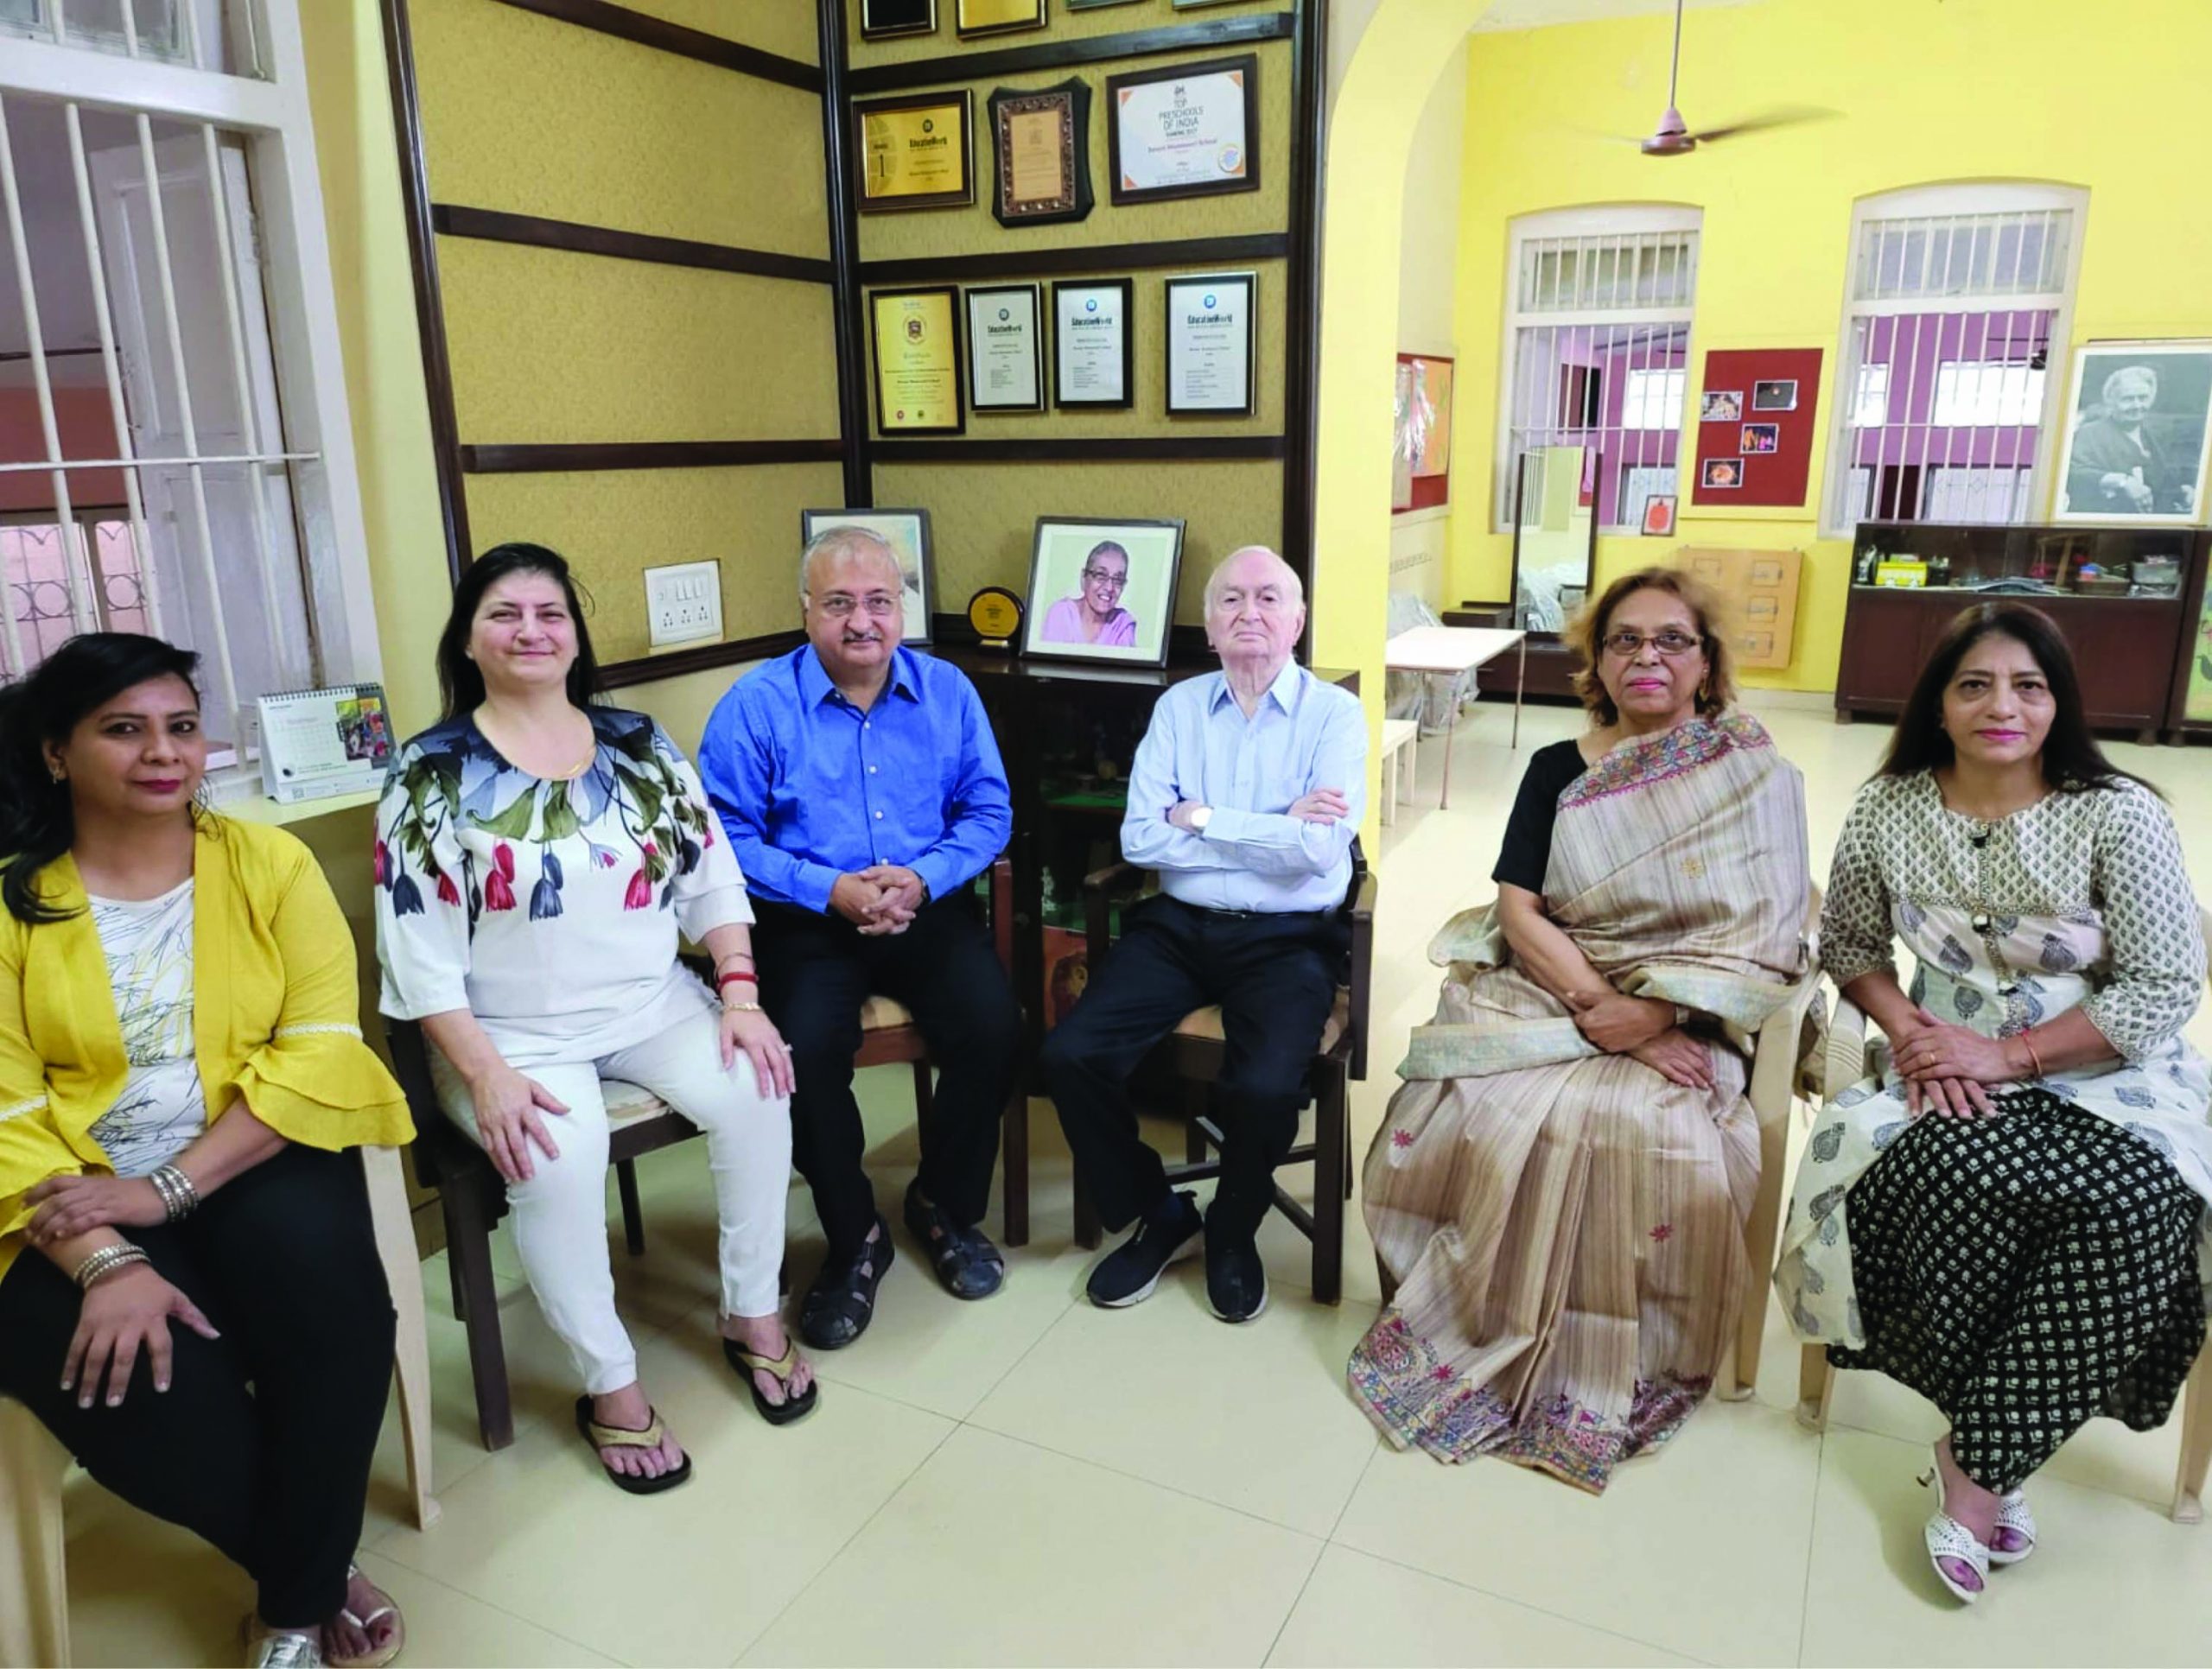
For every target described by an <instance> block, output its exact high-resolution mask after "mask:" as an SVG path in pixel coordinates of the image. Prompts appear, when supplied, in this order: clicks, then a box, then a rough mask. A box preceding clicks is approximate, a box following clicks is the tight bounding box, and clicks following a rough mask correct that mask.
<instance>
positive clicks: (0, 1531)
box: [0, 1147, 438, 1669]
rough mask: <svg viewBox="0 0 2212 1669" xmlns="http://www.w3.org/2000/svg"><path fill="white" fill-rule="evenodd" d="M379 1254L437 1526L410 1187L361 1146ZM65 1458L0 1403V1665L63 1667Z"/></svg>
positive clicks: (404, 1411)
mask: <svg viewBox="0 0 2212 1669" xmlns="http://www.w3.org/2000/svg"><path fill="white" fill-rule="evenodd" d="M361 1168H362V1170H363V1171H365V1173H366V1175H367V1178H368V1185H369V1212H370V1215H371V1217H372V1219H373V1221H374V1222H375V1224H376V1236H377V1253H378V1256H379V1257H380V1258H381V1259H382V1260H383V1262H384V1269H385V1280H386V1281H387V1282H389V1283H390V1285H391V1299H392V1305H393V1308H394V1309H395V1310H397V1312H398V1317H399V1335H398V1342H397V1348H396V1349H395V1351H394V1353H393V1354H394V1367H395V1368H396V1371H397V1374H398V1376H399V1420H400V1426H401V1430H402V1432H403V1435H404V1438H405V1442H406V1447H407V1487H408V1491H409V1493H410V1495H411V1496H412V1498H413V1499H412V1505H413V1507H414V1513H415V1524H416V1528H418V1529H423V1530H427V1529H429V1527H430V1526H431V1525H433V1524H435V1523H436V1522H437V1518H438V1503H437V1501H436V1499H435V1497H434V1496H432V1494H430V1342H429V1331H428V1329H427V1326H426V1324H425V1320H424V1316H423V1269H422V1265H421V1264H420V1263H419V1262H418V1261H417V1260H416V1256H415V1230H414V1225H413V1224H412V1222H410V1220H409V1217H408V1212H407V1184H406V1180H405V1178H404V1175H403V1174H402V1172H401V1170H400V1164H399V1150H398V1149H397V1148H396V1147H365V1148H363V1149H362V1150H361ZM68 1469H69V1452H68V1450H66V1449H64V1448H63V1447H62V1446H61V1445H60V1444H59V1443H57V1442H55V1441H54V1437H53V1436H52V1435H51V1434H50V1433H49V1432H48V1431H47V1429H46V1427H45V1426H43V1425H41V1424H39V1421H38V1418H37V1417H36V1416H35V1415H34V1414H33V1413H32V1412H30V1410H29V1409H28V1408H26V1407H24V1406H22V1404H21V1403H19V1402H16V1401H15V1400H13V1399H10V1398H7V1397H0V1664H54V1665H60V1666H65V1669H66V1666H67V1664H68V1662H69V1583H68V1572H67V1561H66V1558H65V1556H64V1551H63V1550H64V1539H63V1532H62V1513H61V1485H62V1480H63V1478H64V1477H65V1476H66V1475H67V1472H68Z"/></svg>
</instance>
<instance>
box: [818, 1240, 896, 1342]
mask: <svg viewBox="0 0 2212 1669" xmlns="http://www.w3.org/2000/svg"><path fill="white" fill-rule="evenodd" d="M892 1257H893V1253H892V1250H891V1225H890V1224H889V1223H887V1222H884V1220H883V1219H882V1218H881V1217H880V1216H879V1217H878V1218H876V1220H875V1238H874V1240H872V1241H862V1242H861V1248H860V1250H859V1251H857V1252H855V1253H853V1255H852V1256H851V1257H849V1258H834V1259H832V1260H830V1261H829V1262H828V1263H825V1264H823V1266H822V1272H821V1273H820V1274H818V1275H817V1276H816V1277H815V1278H814V1285H812V1286H810V1287H809V1288H807V1290H806V1298H805V1300H804V1302H803V1303H802V1304H800V1305H799V1311H798V1336H799V1337H801V1338H803V1339H804V1340H805V1341H806V1342H808V1343H809V1344H810V1345H812V1346H813V1347H814V1348H815V1349H817V1350H842V1349H844V1348H845V1346H847V1345H849V1344H850V1343H851V1342H853V1341H854V1340H855V1339H856V1338H858V1337H860V1336H861V1334H863V1333H865V1332H867V1331H868V1323H870V1322H872V1321H874V1319H875V1294H876V1291H877V1289H878V1288H880V1286H881V1285H883V1277H884V1275H885V1273H886V1272H887V1271H888V1270H889V1269H890V1267H891V1260H892Z"/></svg>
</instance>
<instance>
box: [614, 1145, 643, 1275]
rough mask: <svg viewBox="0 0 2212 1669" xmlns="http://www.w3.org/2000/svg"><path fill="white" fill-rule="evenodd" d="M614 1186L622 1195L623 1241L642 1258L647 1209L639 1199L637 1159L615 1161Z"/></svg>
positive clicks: (636, 1256) (634, 1254) (636, 1255)
mask: <svg viewBox="0 0 2212 1669" xmlns="http://www.w3.org/2000/svg"><path fill="white" fill-rule="evenodd" d="M614 1186H615V1190H616V1191H617V1192H619V1193H620V1195H621V1196H622V1243H623V1244H624V1245H625V1246H626V1247H629V1248H630V1255H631V1256H632V1257H633V1258H641V1257H643V1256H645V1207H644V1206H642V1205H641V1204H639V1201H638V1162H637V1161H636V1160H635V1159H617V1160H616V1161H615V1162H614Z"/></svg>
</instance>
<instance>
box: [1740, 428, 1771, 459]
mask: <svg viewBox="0 0 2212 1669" xmlns="http://www.w3.org/2000/svg"><path fill="white" fill-rule="evenodd" d="M1738 450H1739V451H1740V452H1742V453H1743V454H1744V456H1745V457H1746V458H1750V457H1753V456H1755V455H1757V454H1759V453H1762V452H1779V451H1781V450H1782V426H1781V425H1780V424H1779V423H1746V424H1745V425H1744V440H1743V444H1742V445H1741V446H1740V447H1738Z"/></svg>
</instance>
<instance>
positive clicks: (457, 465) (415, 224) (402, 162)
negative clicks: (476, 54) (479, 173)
mask: <svg viewBox="0 0 2212 1669" xmlns="http://www.w3.org/2000/svg"><path fill="white" fill-rule="evenodd" d="M384 58H385V77H386V79H387V80H388V81H389V83H390V85H391V125H392V130H393V132H394V134H395V135H396V136H397V138H398V141H399V190H400V200H401V207H402V208H403V210H404V213H405V214H406V218H407V256H408V266H409V268H410V271H411V276H413V279H414V282H415V322H416V327H417V329H418V330H419V332H420V333H421V335H422V339H423V341H422V349H423V387H424V391H425V393H426V394H427V396H428V397H429V408H430V455H431V460H432V462H433V463H434V464H435V466H436V468H437V476H438V514H439V519H440V521H441V522H442V524H443V525H444V528H445V536H446V571H447V573H448V574H449V575H450V576H451V577H452V580H453V582H454V584H455V585H459V584H460V583H461V570H462V569H464V568H467V566H468V564H469V562H470V561H471V560H472V559H473V557H474V555H475V549H474V546H473V545H471V544H470V543H469V538H468V494H467V487H466V485H464V484H463V482H462V480H461V425H460V420H459V419H458V418H457V417H456V416H454V397H453V362H452V360H451V359H450V358H449V357H448V353H447V352H446V307H445V299H444V295H443V293H442V290H441V289H440V288H439V284H438V240H437V238H436V236H435V233H434V232H432V230H431V224H430V214H431V211H430V176H429V168H427V167H426V166H425V165H424V163H423V107H422V103H421V100H420V98H419V97H418V95H417V93H416V86H415V36H414V32H413V31H412V30H411V29H410V28H409V26H408V19H407V0H384Z"/></svg>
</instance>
